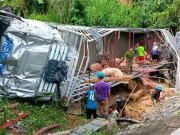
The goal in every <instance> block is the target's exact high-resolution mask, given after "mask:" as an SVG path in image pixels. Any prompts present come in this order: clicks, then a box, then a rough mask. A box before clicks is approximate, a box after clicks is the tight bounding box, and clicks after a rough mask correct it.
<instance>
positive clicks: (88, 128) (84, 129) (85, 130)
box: [70, 118, 108, 135]
mask: <svg viewBox="0 0 180 135" xmlns="http://www.w3.org/2000/svg"><path fill="white" fill-rule="evenodd" d="M107 123H108V121H107V120H105V119H101V118H97V119H94V120H93V121H91V122H90V123H88V124H86V125H84V126H81V127H78V128H75V129H74V131H73V132H72V133H71V134H70V135H80V134H83V135H89V134H92V133H93V132H95V131H97V130H99V129H100V128H102V127H103V126H105V125H106V124H107Z"/></svg>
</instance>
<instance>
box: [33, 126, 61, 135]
mask: <svg viewBox="0 0 180 135" xmlns="http://www.w3.org/2000/svg"><path fill="white" fill-rule="evenodd" d="M57 127H60V124H56V125H50V126H47V127H44V128H42V129H40V130H39V131H38V132H36V133H34V134H33V135H42V134H43V133H44V132H45V131H47V130H49V129H51V128H57Z"/></svg>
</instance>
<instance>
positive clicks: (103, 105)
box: [94, 72, 110, 120]
mask: <svg viewBox="0 0 180 135" xmlns="http://www.w3.org/2000/svg"><path fill="white" fill-rule="evenodd" d="M103 78H104V74H103V73H102V72H99V73H98V79H99V82H97V83H95V85H94V90H95V96H96V100H97V114H98V115H104V116H105V119H106V120H107V119H108V99H110V87H109V84H107V83H105V82H104V81H103Z"/></svg>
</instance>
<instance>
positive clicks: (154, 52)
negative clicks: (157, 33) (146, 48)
mask: <svg viewBox="0 0 180 135" xmlns="http://www.w3.org/2000/svg"><path fill="white" fill-rule="evenodd" d="M151 54H152V60H153V64H154V65H156V64H157V59H158V46H157V44H156V42H154V43H153V46H152V50H151Z"/></svg>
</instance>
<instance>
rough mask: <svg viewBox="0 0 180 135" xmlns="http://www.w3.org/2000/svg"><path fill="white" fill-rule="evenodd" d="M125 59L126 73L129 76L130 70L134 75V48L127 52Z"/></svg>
mask: <svg viewBox="0 0 180 135" xmlns="http://www.w3.org/2000/svg"><path fill="white" fill-rule="evenodd" d="M125 57H126V73H127V74H129V70H130V74H132V66H133V57H134V51H133V50H132V48H130V49H129V50H128V51H126V54H125Z"/></svg>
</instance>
